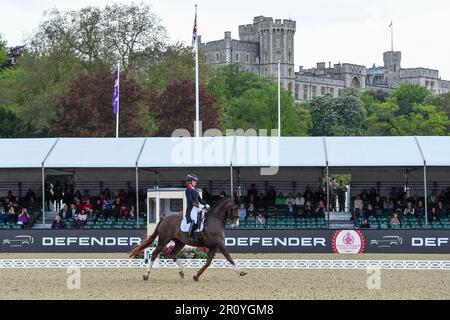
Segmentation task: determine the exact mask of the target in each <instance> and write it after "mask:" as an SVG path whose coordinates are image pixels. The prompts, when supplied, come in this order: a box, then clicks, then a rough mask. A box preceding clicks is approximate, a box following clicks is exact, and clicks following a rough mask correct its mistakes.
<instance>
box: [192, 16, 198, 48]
mask: <svg viewBox="0 0 450 320" xmlns="http://www.w3.org/2000/svg"><path fill="white" fill-rule="evenodd" d="M196 44H197V8H196V9H195V20H194V29H193V31H192V47H194V50H197V46H196Z"/></svg>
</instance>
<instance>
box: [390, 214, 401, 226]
mask: <svg viewBox="0 0 450 320" xmlns="http://www.w3.org/2000/svg"><path fill="white" fill-rule="evenodd" d="M389 225H390V227H391V229H398V228H400V220H399V219H398V214H397V213H394V216H393V217H392V218H391V221H390V223H389Z"/></svg>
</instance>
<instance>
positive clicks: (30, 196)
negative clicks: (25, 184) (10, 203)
mask: <svg viewBox="0 0 450 320" xmlns="http://www.w3.org/2000/svg"><path fill="white" fill-rule="evenodd" d="M31 199H34V200H36V193H34V192H33V191H32V190H31V189H28V191H27V194H26V195H25V200H26V201H27V202H30V201H31Z"/></svg>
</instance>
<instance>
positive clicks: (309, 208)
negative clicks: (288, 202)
mask: <svg viewBox="0 0 450 320" xmlns="http://www.w3.org/2000/svg"><path fill="white" fill-rule="evenodd" d="M305 216H306V217H307V218H312V217H314V209H313V208H312V206H311V202H310V201H307V202H306V206H305Z"/></svg>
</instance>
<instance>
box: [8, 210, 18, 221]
mask: <svg viewBox="0 0 450 320" xmlns="http://www.w3.org/2000/svg"><path fill="white" fill-rule="evenodd" d="M6 216H7V217H8V222H12V223H16V222H17V215H16V211H15V209H14V207H13V206H11V207H9V208H8V211H6Z"/></svg>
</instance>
